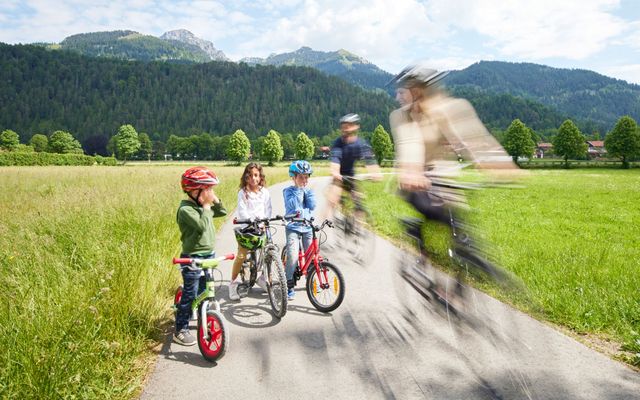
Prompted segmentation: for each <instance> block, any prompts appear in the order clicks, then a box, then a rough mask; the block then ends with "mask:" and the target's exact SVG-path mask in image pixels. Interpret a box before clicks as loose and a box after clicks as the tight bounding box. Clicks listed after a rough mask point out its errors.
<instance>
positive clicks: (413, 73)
mask: <svg viewBox="0 0 640 400" xmlns="http://www.w3.org/2000/svg"><path fill="white" fill-rule="evenodd" d="M448 74H449V71H438V70H435V69H432V68H428V67H427V66H426V64H415V65H409V66H408V67H406V68H405V69H403V70H402V71H401V72H400V73H399V74H398V75H396V76H395V77H394V78H393V79H391V81H389V85H392V84H393V85H395V86H396V87H404V88H409V87H414V86H431V85H435V84H436V83H438V82H440V81H441V80H442V79H443V78H444V77H445V76H447V75H448Z"/></svg>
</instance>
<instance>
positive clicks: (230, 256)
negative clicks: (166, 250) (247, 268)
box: [172, 253, 236, 265]
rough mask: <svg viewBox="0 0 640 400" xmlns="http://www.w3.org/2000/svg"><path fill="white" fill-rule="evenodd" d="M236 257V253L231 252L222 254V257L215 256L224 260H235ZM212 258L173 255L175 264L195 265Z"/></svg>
mask: <svg viewBox="0 0 640 400" xmlns="http://www.w3.org/2000/svg"><path fill="white" fill-rule="evenodd" d="M234 258H236V255H235V254H234V253H229V254H227V255H224V256H221V257H216V258H213V260H215V261H223V260H233V259H234ZM211 260H212V259H211V258H180V257H173V260H172V261H173V264H195V265H200V264H202V263H203V262H207V261H209V262H210V261H211Z"/></svg>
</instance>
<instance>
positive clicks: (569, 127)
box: [501, 115, 640, 168]
mask: <svg viewBox="0 0 640 400" xmlns="http://www.w3.org/2000/svg"><path fill="white" fill-rule="evenodd" d="M501 142H502V144H503V146H504V148H505V150H506V151H507V153H509V155H510V156H511V157H513V161H514V162H516V163H517V162H518V159H519V158H520V157H526V158H531V157H532V156H533V153H534V151H535V148H536V134H535V132H534V131H533V129H531V128H529V127H528V126H527V125H525V124H524V123H523V122H522V121H521V120H520V119H515V120H513V122H512V123H511V125H509V127H508V128H507V130H506V131H505V132H504V135H503V136H502V137H501ZM586 142H587V138H586V136H585V135H584V134H583V133H582V132H581V131H580V129H579V128H578V127H577V126H576V124H575V123H574V122H573V121H572V120H570V119H567V120H565V121H564V122H563V123H562V124H561V125H560V127H559V128H558V133H557V134H556V135H554V136H553V137H552V138H551V144H552V145H553V153H554V154H555V155H556V156H559V157H561V158H562V159H564V163H565V168H569V165H570V164H569V160H570V159H584V158H587V143H586ZM604 147H605V149H606V150H607V154H608V156H609V157H613V158H618V159H620V161H622V167H623V168H629V166H630V165H629V161H631V160H633V159H635V158H640V128H639V127H638V124H637V123H636V121H635V120H634V119H633V118H631V117H630V116H628V115H625V116H623V117H620V119H618V122H616V124H615V126H614V127H613V129H611V131H609V132H608V133H607V135H606V136H605V138H604Z"/></svg>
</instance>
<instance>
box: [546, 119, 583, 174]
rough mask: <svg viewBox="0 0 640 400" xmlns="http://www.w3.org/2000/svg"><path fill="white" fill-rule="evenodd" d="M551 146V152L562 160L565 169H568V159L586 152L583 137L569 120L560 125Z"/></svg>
mask: <svg viewBox="0 0 640 400" xmlns="http://www.w3.org/2000/svg"><path fill="white" fill-rule="evenodd" d="M552 144H553V152H554V153H555V154H557V155H559V156H561V157H563V158H564V167H565V168H569V158H577V157H581V156H584V155H585V152H586V151H587V143H586V142H585V137H584V135H583V134H582V132H580V129H578V127H577V126H576V124H574V123H573V121H571V120H570V119H568V120H566V121H564V122H563V123H562V125H560V128H559V129H558V134H557V135H556V136H555V137H554V138H553V141H552Z"/></svg>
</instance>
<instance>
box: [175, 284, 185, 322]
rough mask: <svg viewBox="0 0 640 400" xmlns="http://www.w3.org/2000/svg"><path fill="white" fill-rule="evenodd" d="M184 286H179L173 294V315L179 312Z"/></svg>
mask: <svg viewBox="0 0 640 400" xmlns="http://www.w3.org/2000/svg"><path fill="white" fill-rule="evenodd" d="M183 290H184V287H183V286H182V285H180V286H178V288H177V289H176V292H175V293H174V295H173V316H174V317H175V316H177V314H178V304H180V300H181V299H182V291H183Z"/></svg>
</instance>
